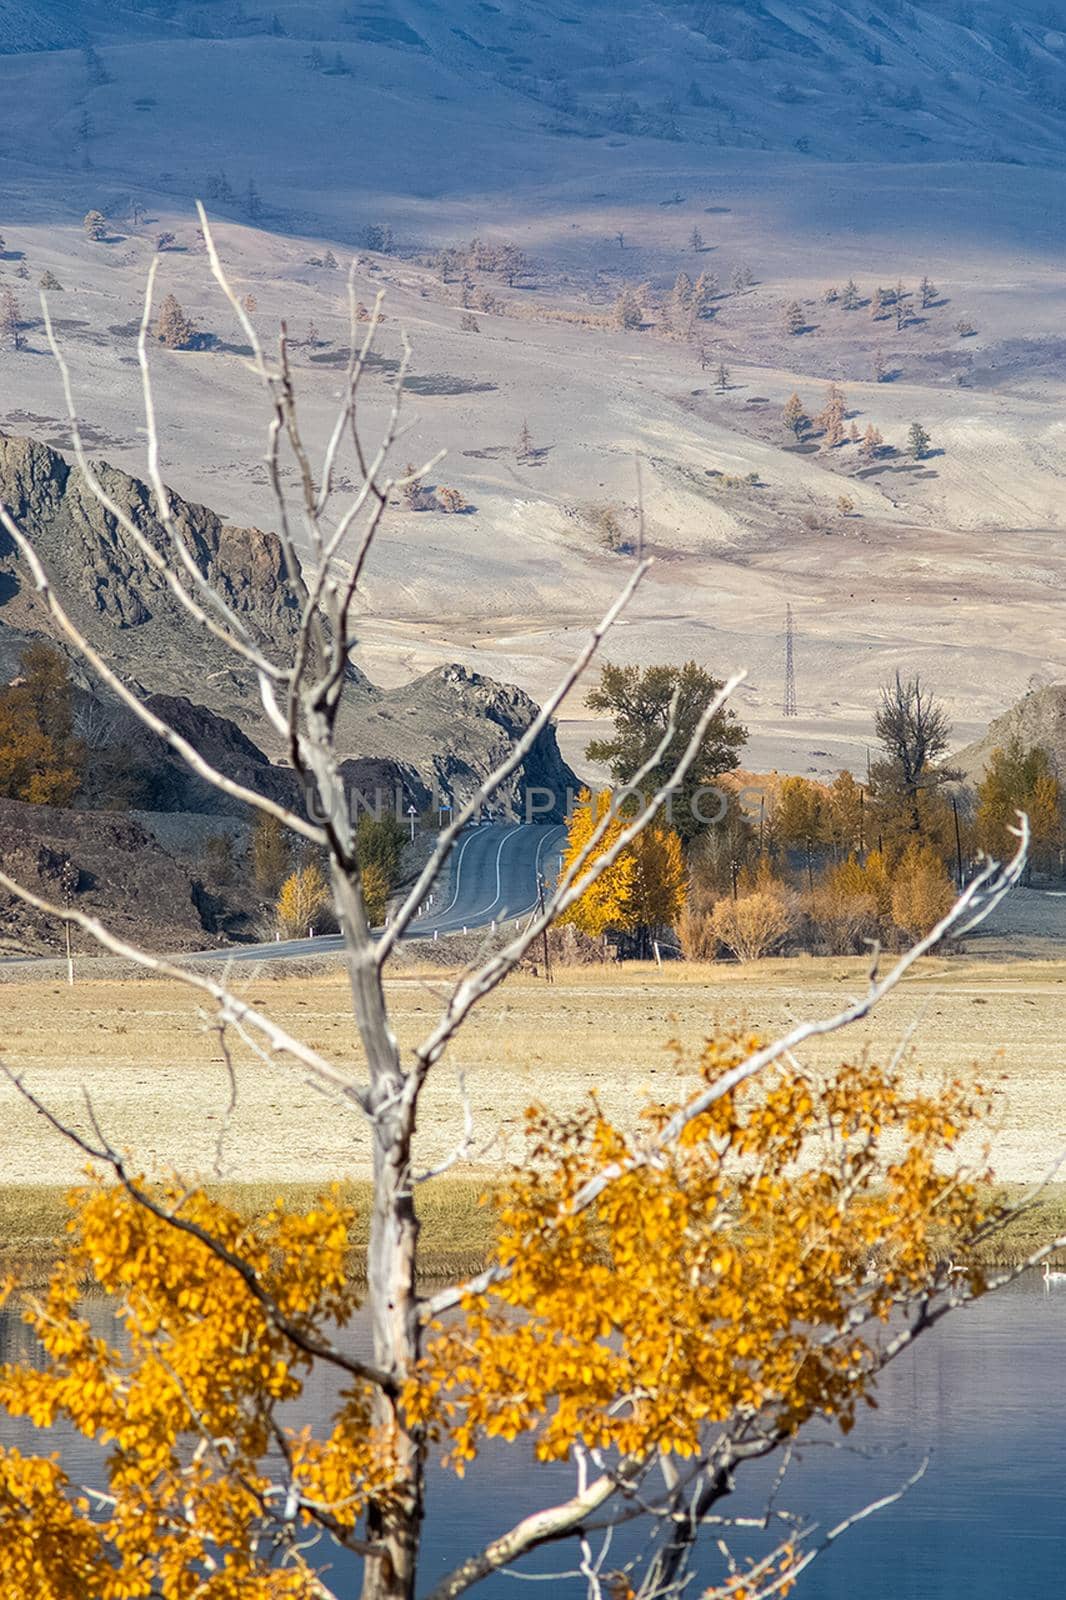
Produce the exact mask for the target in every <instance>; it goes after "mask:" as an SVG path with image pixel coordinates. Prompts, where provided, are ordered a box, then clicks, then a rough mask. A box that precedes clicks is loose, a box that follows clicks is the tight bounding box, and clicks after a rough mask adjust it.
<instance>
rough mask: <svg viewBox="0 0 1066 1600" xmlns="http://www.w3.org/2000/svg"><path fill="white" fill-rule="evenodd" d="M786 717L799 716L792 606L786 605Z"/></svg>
mask: <svg viewBox="0 0 1066 1600" xmlns="http://www.w3.org/2000/svg"><path fill="white" fill-rule="evenodd" d="M784 711H785V716H786V717H798V716H799V711H798V709H797V707H796V663H795V660H794V655H793V624H792V607H791V606H790V605H789V606H786V607H785V705H784Z"/></svg>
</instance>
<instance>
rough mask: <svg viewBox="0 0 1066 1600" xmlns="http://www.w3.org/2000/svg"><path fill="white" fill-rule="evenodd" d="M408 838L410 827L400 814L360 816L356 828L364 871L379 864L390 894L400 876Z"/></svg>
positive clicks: (356, 849) (356, 844) (357, 850)
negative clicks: (405, 825)
mask: <svg viewBox="0 0 1066 1600" xmlns="http://www.w3.org/2000/svg"><path fill="white" fill-rule="evenodd" d="M406 842H407V830H406V828H405V827H404V825H403V823H402V822H401V821H400V819H399V817H397V816H395V815H394V814H393V812H391V811H385V812H383V813H382V815H381V816H380V817H374V816H371V815H370V813H369V812H367V813H366V814H365V815H364V816H361V817H360V818H359V824H358V827H357V828H356V830H355V857H356V860H357V861H358V863H359V869H360V871H361V872H363V873H364V874H365V873H367V872H369V870H370V868H371V867H376V868H377V869H378V871H379V872H380V874H381V876H382V878H383V879H384V883H385V893H386V894H388V893H389V892H390V891H391V890H392V889H393V888H395V886H396V884H397V883H398V882H399V879H400V864H401V862H402V860H403V849H404V845H405V844H406Z"/></svg>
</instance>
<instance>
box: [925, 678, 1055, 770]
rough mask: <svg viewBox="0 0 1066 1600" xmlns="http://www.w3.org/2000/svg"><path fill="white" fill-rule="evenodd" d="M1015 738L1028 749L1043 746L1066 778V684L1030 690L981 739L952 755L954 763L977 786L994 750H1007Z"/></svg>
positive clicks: (952, 762)
mask: <svg viewBox="0 0 1066 1600" xmlns="http://www.w3.org/2000/svg"><path fill="white" fill-rule="evenodd" d="M1015 738H1017V739H1020V740H1021V742H1022V744H1023V745H1025V746H1030V745H1037V744H1038V745H1043V747H1044V749H1045V750H1046V751H1047V752H1048V754H1049V755H1050V756H1051V759H1052V761H1053V762H1054V764H1055V769H1056V771H1057V772H1058V773H1059V776H1060V777H1064V776H1066V683H1052V684H1048V685H1047V686H1046V687H1045V688H1043V689H1032V690H1030V692H1029V693H1028V694H1025V695H1023V696H1022V698H1021V699H1020V700H1018V701H1017V702H1016V703H1015V704H1014V705H1013V706H1011V708H1010V710H1009V711H1005V712H1004V713H1003V715H1002V716H1001V717H997V718H996V719H995V721H994V722H990V723H989V725H988V731H987V732H986V733H985V734H984V735H983V736H982V737H981V738H980V739H975V740H974V742H973V744H968V745H967V746H966V747H965V749H963V750H960V751H959V753H958V754H957V755H954V756H952V758H951V764H952V766H953V767H959V768H960V769H961V770H962V772H963V774H964V775H965V777H966V778H967V780H968V781H969V782H971V783H976V782H977V781H978V780H979V779H980V778H981V777H982V776H983V775H984V771H985V768H986V767H987V766H988V762H989V758H990V757H991V755H992V752H993V750H1001V749H1004V748H1005V747H1006V746H1007V745H1008V744H1009V743H1010V742H1011V740H1012V739H1015Z"/></svg>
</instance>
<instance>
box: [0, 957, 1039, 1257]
mask: <svg viewBox="0 0 1066 1600" xmlns="http://www.w3.org/2000/svg"><path fill="white" fill-rule="evenodd" d="M88 965H89V964H88V963H86V967H88ZM89 970H91V968H90V969H89ZM234 981H235V983H236V985H237V987H238V989H239V991H240V992H241V993H242V994H244V995H246V996H247V997H248V998H249V999H251V1000H254V1001H257V1002H258V1003H259V1004H261V1005H262V1006H263V1007H264V1008H265V1009H268V1010H269V1011H270V1012H271V1014H272V1015H274V1016H275V1017H277V1018H278V1019H279V1020H280V1021H281V1022H283V1023H284V1024H285V1025H286V1026H287V1027H288V1028H290V1029H291V1030H292V1031H294V1032H298V1033H299V1034H300V1035H301V1036H302V1037H304V1038H307V1039H309V1040H310V1041H311V1042H312V1043H313V1044H314V1045H315V1046H316V1047H318V1048H319V1049H320V1050H322V1051H323V1052H324V1053H326V1054H328V1055H329V1056H330V1057H331V1058H332V1059H334V1060H336V1061H338V1062H341V1063H343V1064H348V1065H351V1066H352V1068H353V1070H354V1071H356V1072H358V1067H359V1059H360V1051H359V1046H358V1041H357V1038H356V1034H355V1029H354V1026H353V1023H352V1020H351V1014H350V1010H349V1003H348V991H347V985H346V982H345V979H344V976H343V974H342V973H340V972H338V971H333V972H324V973H315V974H310V973H307V972H304V973H302V974H300V975H296V976H294V975H289V976H275V975H273V974H272V973H271V972H270V970H269V969H268V968H264V969H263V970H261V971H259V972H256V971H254V970H250V969H240V968H238V969H235V974H234ZM864 981H865V967H864V963H863V962H862V961H861V960H855V959H849V958H834V959H798V960H796V959H793V960H771V961H763V962H759V963H754V964H752V965H750V966H747V967H744V968H739V967H736V966H732V965H727V964H711V965H691V966H689V965H683V964H671V965H669V966H666V967H664V968H663V969H662V970H661V971H660V970H658V969H657V968H656V967H655V966H654V965H652V964H648V965H646V966H644V965H628V966H626V967H624V968H621V967H618V966H614V965H612V966H606V967H589V968H586V967H583V968H574V969H566V970H563V971H561V972H559V973H558V974H557V981H556V982H555V983H554V984H552V985H548V984H546V983H544V982H543V980H538V979H534V978H532V977H524V976H523V977H518V978H513V979H511V980H509V981H508V982H507V983H506V984H505V985H503V986H502V987H501V988H500V989H499V990H498V991H497V992H496V993H495V994H494V995H493V996H491V997H490V998H489V999H488V1000H487V1001H486V1002H485V1004H484V1005H483V1006H482V1007H481V1008H480V1009H479V1010H478V1011H477V1012H476V1013H475V1014H474V1017H473V1018H472V1020H471V1023H470V1025H469V1027H468V1028H467V1029H465V1030H464V1032H463V1034H462V1037H461V1038H460V1039H459V1040H458V1041H457V1043H456V1045H455V1047H454V1048H453V1051H452V1053H451V1055H450V1056H449V1057H447V1058H446V1059H445V1062H444V1063H443V1064H442V1066H441V1067H440V1068H439V1069H438V1070H437V1072H436V1073H435V1074H434V1076H433V1079H432V1080H431V1084H430V1087H429V1089H428V1091H427V1096H426V1099H425V1102H424V1107H423V1112H422V1115H421V1118H420V1127H419V1134H418V1142H417V1146H416V1159H417V1161H418V1162H419V1163H420V1164H421V1165H424V1166H427V1167H428V1166H432V1165H435V1164H436V1163H437V1162H439V1161H440V1160H441V1159H442V1158H443V1157H444V1156H446V1155H447V1154H448V1153H449V1152H450V1150H451V1149H452V1148H453V1147H454V1145H455V1144H456V1143H457V1141H458V1139H459V1136H460V1134H461V1129H462V1120H463V1119H462V1107H461V1103H460V1099H459V1096H458V1092H457V1087H456V1072H455V1070H454V1069H456V1068H461V1069H462V1070H463V1073H464V1075H465V1080H466V1086H467V1092H468V1095H469V1098H470V1103H471V1107H472V1110H473V1115H474V1122H475V1157H474V1160H473V1161H472V1162H471V1163H470V1164H468V1165H467V1166H465V1167H463V1168H460V1169H457V1177H467V1178H468V1177H473V1178H474V1179H476V1180H481V1179H483V1178H484V1177H485V1176H487V1175H491V1174H493V1173H498V1172H499V1171H500V1170H501V1169H502V1168H503V1167H505V1166H506V1165H507V1163H508V1161H510V1160H512V1159H515V1158H517V1157H519V1156H520V1154H521V1150H522V1130H523V1126H524V1115H525V1110H526V1108H527V1106H528V1105H530V1104H531V1103H532V1102H534V1101H541V1102H545V1103H547V1104H549V1105H550V1106H552V1107H553V1108H554V1109H556V1110H558V1111H567V1110H575V1109H577V1108H578V1107H579V1106H580V1105H581V1104H582V1103H583V1101H584V1099H585V1097H586V1096H587V1094H588V1092H589V1090H590V1089H595V1090H596V1091H597V1093H598V1094H599V1095H600V1097H601V1100H602V1103H603V1105H604V1107H605V1109H606V1111H607V1113H608V1114H609V1115H610V1116H612V1117H614V1118H616V1119H617V1120H619V1121H620V1122H622V1123H623V1124H631V1123H632V1121H633V1118H634V1116H635V1115H636V1113H637V1111H638V1110H639V1108H640V1106H641V1105H642V1104H643V1103H645V1102H646V1101H648V1100H649V1099H650V1100H655V1101H659V1102H661V1101H666V1100H672V1099H675V1098H677V1097H678V1096H680V1095H682V1094H683V1093H684V1092H685V1091H686V1089H687V1087H689V1086H690V1085H691V1084H692V1082H693V1073H694V1063H695V1061H696V1060H697V1058H698V1054H699V1050H700V1046H701V1043H702V1041H703V1040H704V1039H705V1038H706V1037H707V1036H708V1035H709V1034H711V1033H713V1032H714V1031H715V1030H716V1029H718V1028H720V1027H724V1026H729V1025H730V1024H741V1023H742V1024H745V1025H747V1026H754V1027H756V1028H758V1029H759V1030H761V1031H762V1032H764V1033H772V1032H776V1031H777V1030H779V1029H782V1028H784V1027H787V1026H788V1025H789V1024H790V1023H791V1022H793V1021H795V1020H797V1019H799V1018H804V1017H813V1016H816V1015H820V1014H824V1013H825V1012H827V1011H830V1010H834V1009H836V1008H837V1007H839V1006H840V1005H842V1004H843V1003H844V1002H845V1001H846V1000H847V999H848V998H850V997H851V996H852V995H854V994H856V993H857V992H859V991H860V990H861V989H862V987H863V985H864ZM445 984H446V980H445V977H444V975H442V974H436V975H434V974H431V973H428V972H427V973H424V974H415V973H411V972H407V973H405V974H403V975H402V976H400V977H399V978H397V980H395V981H393V982H392V983H391V984H390V1000H391V1003H392V1006H393V1011H394V1016H395V1022H396V1027H397V1031H398V1034H399V1036H400V1039H401V1043H402V1044H403V1045H405V1046H410V1045H411V1044H413V1043H415V1042H416V1041H417V1040H418V1038H419V1037H420V1036H421V1035H422V1034H423V1033H424V1032H426V1031H428V1029H429V1027H430V1025H431V1022H432V1021H433V1019H434V1018H435V1016H436V1014H437V1011H438V1008H439V1005H440V1003H441V996H442V994H443V992H444V989H445ZM1064 985H1066V963H1050V962H1047V963H1038V962H1030V963H1024V964H1023V963H1015V964H1013V965H993V964H989V963H981V964H978V963H974V962H969V961H967V960H965V959H963V958H944V959H936V960H932V961H927V962H925V963H923V964H921V965H920V967H919V968H918V969H917V970H916V971H915V973H914V974H913V975H912V976H911V977H910V978H908V980H907V981H906V982H905V983H904V984H903V985H902V986H901V988H900V989H899V990H898V991H897V992H896V994H894V995H893V996H892V997H891V998H890V999H889V1000H888V1001H887V1002H886V1003H885V1004H884V1005H883V1006H882V1007H881V1008H879V1010H878V1012H877V1013H876V1014H875V1015H874V1017H872V1018H871V1019H869V1020H868V1021H867V1022H866V1023H864V1024H862V1025H861V1026H860V1027H858V1028H856V1029H853V1030H851V1032H849V1034H847V1035H846V1036H843V1037H837V1038H830V1039H828V1040H825V1041H821V1042H819V1043H817V1044H812V1045H810V1046H809V1047H808V1048H807V1049H806V1050H805V1052H804V1059H805V1060H807V1061H809V1062H810V1063H811V1064H812V1065H813V1066H815V1067H817V1066H827V1065H830V1064H832V1063H833V1062H835V1061H838V1060H839V1059H841V1058H842V1056H843V1055H848V1056H850V1057H852V1058H855V1057H857V1056H862V1055H863V1054H864V1053H866V1054H868V1055H870V1056H871V1057H878V1058H880V1059H882V1060H883V1059H884V1058H885V1057H886V1055H888V1054H889V1053H890V1052H892V1051H893V1050H894V1049H895V1048H896V1045H897V1043H898V1041H899V1040H900V1038H901V1037H902V1036H903V1034H904V1033H905V1031H906V1030H907V1029H908V1028H909V1027H911V1026H912V1025H914V1024H917V1031H916V1034H915V1042H914V1047H913V1062H912V1064H911V1067H910V1068H909V1070H911V1071H913V1072H914V1073H915V1074H931V1075H933V1076H934V1077H939V1076H940V1075H941V1074H943V1073H951V1074H958V1075H962V1076H963V1077H966V1078H978V1079H980V1080H982V1081H984V1082H985V1083H987V1084H989V1085H990V1086H991V1087H992V1089H993V1091H994V1094H995V1098H996V1106H997V1116H996V1122H995V1126H994V1127H993V1128H992V1129H991V1141H992V1148H991V1156H990V1160H991V1165H992V1168H993V1170H994V1171H995V1173H996V1176H997V1179H999V1180H1001V1181H1005V1182H1029V1181H1033V1180H1035V1179H1037V1178H1039V1177H1041V1176H1042V1175H1043V1174H1044V1173H1045V1172H1046V1171H1047V1170H1048V1169H1049V1168H1050V1167H1051V1166H1052V1164H1053V1163H1054V1161H1055V1160H1056V1159H1057V1157H1058V1156H1059V1154H1060V1152H1061V1151H1062V1149H1063V1148H1066V1054H1064V1052H1063V1049H1062V1045H1061V1034H1062V1022H1061V1019H1062V1008H1063V998H1064V988H1063V986H1064ZM0 1002H2V1009H3V1019H4V1025H3V1033H2V1035H0V1049H2V1053H3V1059H4V1060H5V1062H6V1063H7V1065H8V1066H9V1067H11V1068H13V1069H15V1070H17V1071H19V1072H22V1073H23V1074H24V1075H25V1077H26V1080H27V1082H28V1083H30V1084H31V1085H32V1086H33V1087H34V1088H35V1089H36V1090H38V1091H39V1092H40V1093H41V1094H42V1095H43V1096H44V1097H45V1098H46V1099H47V1102H48V1104H49V1105H50V1106H53V1107H54V1108H55V1109H56V1110H57V1112H58V1113H59V1114H60V1115H61V1116H63V1117H64V1118H66V1119H69V1120H70V1121H71V1122H73V1123H75V1124H77V1125H79V1126H81V1127H85V1126H86V1115H85V1107H84V1101H83V1092H84V1090H85V1089H87V1090H88V1091H89V1093H90V1094H91V1096H92V1101H93V1105H94V1108H95V1110H96V1112H97V1115H98V1116H99V1117H100V1120H101V1122H102V1124H103V1126H104V1127H105V1128H106V1129H107V1131H108V1133H109V1135H110V1137H111V1138H112V1140H113V1141H114V1142H115V1143H116V1144H117V1145H120V1146H123V1147H128V1148H129V1149H131V1150H132V1151H133V1152H134V1154H135V1158H136V1161H137V1162H138V1163H139V1164H141V1165H142V1166H143V1167H144V1168H145V1170H147V1171H150V1172H163V1171H166V1170H173V1169H178V1170H181V1171H182V1172H183V1173H188V1174H200V1175H203V1176H205V1177H207V1178H210V1177H211V1176H212V1175H213V1174H214V1173H215V1171H216V1164H217V1162H216V1157H217V1150H216V1145H217V1141H218V1136H219V1132H220V1130H221V1129H222V1127H223V1119H224V1111H225V1106H226V1100H227V1095H228V1086H227V1080H226V1075H225V1070H224V1066H223V1062H222V1058H221V1054H220V1050H219V1043H218V1039H217V1036H216V1035H215V1034H214V1033H213V1032H212V1031H211V1029H210V1027H209V1026H206V1025H205V1023H204V1022H203V1020H201V1019H200V1018H199V1017H198V1014H197V1002H196V999H195V997H194V996H193V995H191V994H190V993H189V992H188V991H187V990H185V989H184V988H183V987H181V986H180V985H177V984H173V983H168V982H160V981H158V980H153V979H142V980H141V981H138V982H125V981H119V980H116V979H114V978H101V979H99V980H97V981H85V982H79V984H78V985H77V986H76V987H75V988H74V989H73V990H69V989H68V988H67V987H66V985H65V984H64V983H62V982H59V981H42V980H40V979H32V980H30V981H19V982H14V981H11V980H10V978H9V980H8V981H7V982H6V983H4V985H3V987H2V989H0ZM671 1040H677V1041H678V1043H679V1045H680V1055H675V1054H674V1052H672V1051H671V1050H669V1049H668V1048H667V1045H668V1043H669V1041H671ZM232 1044H233V1049H234V1056H235V1059H236V1061H237V1063H238V1077H239V1104H238V1110H237V1114H236V1116H235V1117H234V1119H233V1122H232V1125H231V1126H230V1127H229V1129H228V1131H227V1135H226V1139H225V1141H224V1144H223V1149H222V1158H221V1166H220V1170H221V1173H222V1175H223V1177H225V1178H231V1179H240V1180H242V1181H250V1182H252V1183H262V1184H265V1185H267V1186H268V1187H270V1188H271V1189H273V1188H274V1187H276V1186H277V1185H279V1184H280V1185H291V1184H296V1185H300V1184H311V1185H316V1184H321V1183H322V1182H328V1181H331V1180H334V1179H336V1180H338V1181H346V1182H352V1181H359V1180H364V1179H365V1178H366V1177H367V1176H368V1175H369V1141H368V1138H367V1131H366V1127H365V1124H364V1122H363V1120H362V1118H361V1117H360V1116H359V1115H358V1114H357V1113H355V1112H354V1111H353V1110H352V1109H351V1108H350V1107H346V1106H342V1105H340V1104H339V1103H337V1102H336V1101H333V1100H330V1099H328V1098H324V1097H323V1096H322V1095H321V1094H320V1093H319V1092H317V1091H316V1090H315V1089H314V1088H312V1087H311V1086H309V1085H308V1084H307V1083H306V1081H305V1079H304V1078H303V1077H302V1076H301V1074H299V1073H298V1072H295V1071H293V1070H292V1069H291V1068H289V1067H287V1066H285V1065H284V1064H282V1063H271V1064H270V1065H264V1064H263V1063H261V1062H259V1061H257V1060H256V1059H255V1058H254V1057H252V1056H251V1055H250V1054H249V1052H247V1051H246V1050H244V1049H243V1047H242V1046H241V1045H240V1043H239V1041H237V1040H233V1041H232ZM0 1129H2V1132H0V1156H2V1159H3V1166H2V1171H3V1175H4V1180H5V1182H7V1183H8V1184H9V1185H14V1186H18V1187H20V1188H26V1189H27V1190H28V1191H32V1187H33V1186H34V1185H39V1184H40V1183H41V1182H42V1179H47V1180H48V1183H49V1185H51V1184H57V1185H60V1186H62V1185H65V1184H67V1183H69V1182H71V1181H75V1180H76V1179H77V1177H78V1174H79V1172H80V1170H81V1166H82V1162H81V1158H80V1157H79V1156H78V1155H77V1153H76V1152H74V1151H72V1150H71V1148H70V1147H69V1146H68V1145H67V1144H66V1142H65V1141H63V1140H62V1139H61V1138H60V1137H59V1136H58V1135H57V1134H55V1133H54V1132H52V1131H51V1130H50V1129H48V1128H47V1127H46V1126H45V1125H44V1124H43V1123H42V1121H41V1119H40V1118H38V1117H37V1116H36V1115H35V1113H33V1112H32V1111H31V1110H30V1109H29V1108H27V1107H26V1106H25V1105H24V1104H22V1103H21V1102H20V1101H19V1100H18V1097H17V1096H16V1094H15V1091H14V1090H13V1088H11V1087H10V1086H6V1085H2V1084H0ZM979 1144H980V1141H975V1142H974V1143H973V1144H972V1146H971V1151H970V1153H972V1154H973V1155H974V1157H975V1159H976V1158H978V1157H979V1156H980V1148H979ZM456 1192H457V1193H458V1191H456ZM36 1231H37V1232H38V1233H41V1232H46V1231H47V1230H45V1229H37V1230H36Z"/></svg>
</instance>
